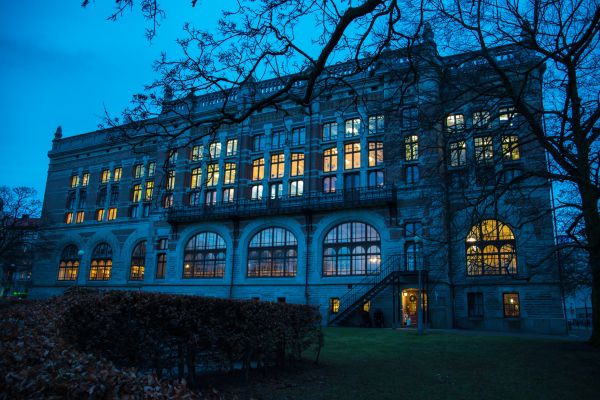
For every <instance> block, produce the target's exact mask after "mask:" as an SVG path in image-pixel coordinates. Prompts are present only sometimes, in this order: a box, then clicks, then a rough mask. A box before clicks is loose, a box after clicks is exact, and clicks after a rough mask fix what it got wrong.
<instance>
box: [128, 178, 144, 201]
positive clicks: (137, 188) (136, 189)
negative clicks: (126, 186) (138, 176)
mask: <svg viewBox="0 0 600 400" xmlns="http://www.w3.org/2000/svg"><path fill="white" fill-rule="evenodd" d="M141 200H142V185H141V184H140V183H137V184H135V185H133V188H132V189H131V201H132V202H134V203H137V202H139V201H141Z"/></svg>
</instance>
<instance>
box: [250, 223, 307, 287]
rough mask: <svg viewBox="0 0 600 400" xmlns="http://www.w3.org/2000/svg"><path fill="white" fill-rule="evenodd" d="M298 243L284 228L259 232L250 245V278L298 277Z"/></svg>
mask: <svg viewBox="0 0 600 400" xmlns="http://www.w3.org/2000/svg"><path fill="white" fill-rule="evenodd" d="M297 266H298V242H297V241H296V237H295V236H294V234H293V233H292V232H290V231H288V230H287V229H284V228H275V227H271V228H266V229H263V230H262V231H260V232H258V233H257V234H256V235H254V236H253V237H252V240H250V244H249V245H248V276H249V277H284V276H296V270H297Z"/></svg>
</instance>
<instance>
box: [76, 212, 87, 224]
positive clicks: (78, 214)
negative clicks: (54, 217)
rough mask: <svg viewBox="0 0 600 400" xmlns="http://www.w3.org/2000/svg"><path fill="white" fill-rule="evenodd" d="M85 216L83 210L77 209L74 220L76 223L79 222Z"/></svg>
mask: <svg viewBox="0 0 600 400" xmlns="http://www.w3.org/2000/svg"><path fill="white" fill-rule="evenodd" d="M84 218H85V212H83V211H77V219H76V220H75V223H76V224H81V223H82V222H83V220H84Z"/></svg>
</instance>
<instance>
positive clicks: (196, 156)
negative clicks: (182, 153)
mask: <svg viewBox="0 0 600 400" xmlns="http://www.w3.org/2000/svg"><path fill="white" fill-rule="evenodd" d="M203 155H204V146H202V145H201V144H199V145H196V146H193V147H192V151H191V152H190V160H191V161H193V162H197V161H202V156H203Z"/></svg>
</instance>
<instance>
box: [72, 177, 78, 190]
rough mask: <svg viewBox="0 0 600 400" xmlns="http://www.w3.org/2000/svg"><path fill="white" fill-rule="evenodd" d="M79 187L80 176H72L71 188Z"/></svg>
mask: <svg viewBox="0 0 600 400" xmlns="http://www.w3.org/2000/svg"><path fill="white" fill-rule="evenodd" d="M77 186H79V175H71V187H72V188H76V187H77Z"/></svg>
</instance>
